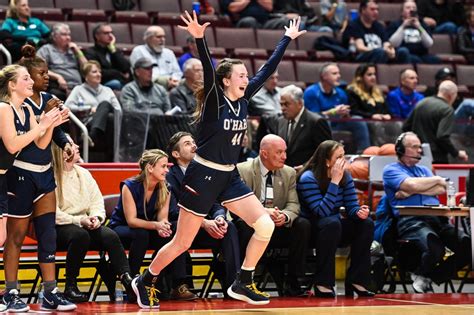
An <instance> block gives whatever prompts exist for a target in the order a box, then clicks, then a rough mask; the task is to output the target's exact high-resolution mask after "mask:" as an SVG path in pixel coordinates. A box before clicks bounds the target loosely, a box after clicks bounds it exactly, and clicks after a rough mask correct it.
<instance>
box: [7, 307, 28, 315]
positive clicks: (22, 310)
mask: <svg viewBox="0 0 474 315" xmlns="http://www.w3.org/2000/svg"><path fill="white" fill-rule="evenodd" d="M29 310H30V307H29V306H26V307H24V308H21V309H18V310H13V309H5V310H3V311H4V312H8V313H25V312H28V311H29Z"/></svg>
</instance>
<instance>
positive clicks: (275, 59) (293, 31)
mask: <svg viewBox="0 0 474 315" xmlns="http://www.w3.org/2000/svg"><path fill="white" fill-rule="evenodd" d="M300 23H301V16H299V17H298V18H297V19H293V20H290V25H289V26H285V35H284V36H283V38H282V39H281V40H280V42H279V43H278V44H277V46H276V48H275V50H274V51H273V54H272V55H271V56H270V58H269V59H268V60H267V62H266V63H265V64H264V65H263V67H262V68H261V69H260V71H258V72H257V73H256V74H255V76H254V77H253V78H252V79H251V80H250V82H249V85H248V86H247V89H246V90H245V98H246V99H251V98H252V96H253V95H254V94H255V93H257V92H258V90H260V88H261V87H262V86H263V84H264V83H265V81H266V80H267V79H268V78H269V77H270V76H271V75H272V73H273V72H275V70H276V69H277V67H278V64H279V63H280V61H281V59H282V58H283V54H284V53H285V50H286V47H287V46H288V44H289V43H290V40H292V39H295V38H297V37H298V36H300V35H302V34H304V33H306V31H305V30H302V31H300V30H299V27H300Z"/></svg>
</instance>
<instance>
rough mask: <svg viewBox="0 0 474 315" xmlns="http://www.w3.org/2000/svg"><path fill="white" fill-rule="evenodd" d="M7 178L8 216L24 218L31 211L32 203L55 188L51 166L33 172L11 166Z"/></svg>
mask: <svg viewBox="0 0 474 315" xmlns="http://www.w3.org/2000/svg"><path fill="white" fill-rule="evenodd" d="M7 178H8V191H9V195H10V196H9V199H8V216H9V217H14V218H26V217H29V216H30V215H31V214H32V213H33V204H34V203H35V202H36V201H37V200H38V199H40V198H41V197H43V196H44V195H46V194H47V193H50V192H52V191H54V189H56V182H55V181H54V173H53V168H52V167H50V168H49V169H48V170H46V171H44V172H41V173H39V172H33V171H28V170H24V169H21V168H19V167H16V166H13V167H12V168H11V169H10V170H9V171H8V173H7Z"/></svg>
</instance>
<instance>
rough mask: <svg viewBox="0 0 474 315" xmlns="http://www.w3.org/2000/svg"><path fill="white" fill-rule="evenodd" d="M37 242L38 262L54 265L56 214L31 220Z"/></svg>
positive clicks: (48, 214)
mask: <svg viewBox="0 0 474 315" xmlns="http://www.w3.org/2000/svg"><path fill="white" fill-rule="evenodd" d="M33 224H34V225H35V233H36V239H37V240H38V261H39V262H40V263H54V261H55V258H56V256H55V255H56V213H54V212H51V213H46V214H43V215H41V216H39V217H36V218H34V219H33Z"/></svg>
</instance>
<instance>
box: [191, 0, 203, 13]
mask: <svg viewBox="0 0 474 315" xmlns="http://www.w3.org/2000/svg"><path fill="white" fill-rule="evenodd" d="M193 11H196V14H197V15H199V14H201V3H200V2H199V1H194V2H193Z"/></svg>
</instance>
